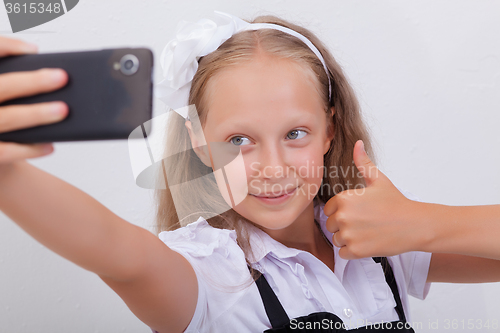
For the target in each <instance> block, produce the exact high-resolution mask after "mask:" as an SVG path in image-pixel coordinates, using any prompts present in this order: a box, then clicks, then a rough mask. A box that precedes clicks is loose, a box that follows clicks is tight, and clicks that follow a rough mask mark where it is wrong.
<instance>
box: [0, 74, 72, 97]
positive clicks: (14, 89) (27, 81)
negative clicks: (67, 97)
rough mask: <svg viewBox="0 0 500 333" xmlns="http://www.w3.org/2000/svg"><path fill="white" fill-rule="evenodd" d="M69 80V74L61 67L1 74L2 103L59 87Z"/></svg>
mask: <svg viewBox="0 0 500 333" xmlns="http://www.w3.org/2000/svg"><path fill="white" fill-rule="evenodd" d="M67 82H68V74H66V72H65V71H64V70H62V69H60V68H50V69H49V68H42V69H38V70H36V71H26V72H12V73H5V74H0V103H2V102H4V101H6V100H9V99H13V98H18V97H25V96H31V95H35V94H40V93H45V92H49V91H53V90H56V89H59V88H61V87H63V86H64V85H66V83H67Z"/></svg>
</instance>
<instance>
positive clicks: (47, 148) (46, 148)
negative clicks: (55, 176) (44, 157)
mask: <svg viewBox="0 0 500 333" xmlns="http://www.w3.org/2000/svg"><path fill="white" fill-rule="evenodd" d="M51 151H52V144H48V145H43V146H42V152H44V153H50V152H51Z"/></svg>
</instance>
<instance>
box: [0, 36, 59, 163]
mask: <svg viewBox="0 0 500 333" xmlns="http://www.w3.org/2000/svg"><path fill="white" fill-rule="evenodd" d="M36 52H37V47H36V45H32V44H28V43H25V42H23V41H20V40H15V39H10V38H6V37H3V36H0V57H5V56H8V55H20V54H26V53H36ZM0 61H1V59H0ZM67 81H68V76H67V74H66V72H65V71H63V70H62V69H48V68H44V69H40V70H36V71H29V72H15V73H5V74H0V104H1V103H3V102H5V101H7V100H10V99H14V98H18V97H24V96H30V95H35V94H39V93H45V92H49V91H53V90H56V89H59V88H62V87H63V86H64V85H66V83H67ZM67 114H68V106H67V105H66V104H65V103H64V102H47V103H37V104H31V105H9V106H2V107H0V133H3V132H10V131H14V130H18V129H22V128H28V127H34V126H39V125H45V124H50V123H54V122H57V121H61V120H62V119H64V118H65V117H66V116H67ZM53 149H54V148H53V146H52V144H51V143H49V144H18V143H11V142H8V143H7V142H0V165H2V164H7V163H12V162H15V161H18V160H23V159H26V158H33V157H39V156H44V155H47V154H50V153H51V152H52V151H53Z"/></svg>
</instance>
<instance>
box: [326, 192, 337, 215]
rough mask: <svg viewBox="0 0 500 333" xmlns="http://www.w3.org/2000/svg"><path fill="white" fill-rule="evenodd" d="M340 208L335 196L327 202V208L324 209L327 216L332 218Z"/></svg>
mask: <svg viewBox="0 0 500 333" xmlns="http://www.w3.org/2000/svg"><path fill="white" fill-rule="evenodd" d="M338 208H339V204H338V202H337V196H336V195H335V196H333V197H332V198H330V199H329V200H328V201H327V202H326V204H325V206H324V207H323V213H324V214H325V215H326V216H330V215H332V214H333V213H335V212H336V211H337V209H338Z"/></svg>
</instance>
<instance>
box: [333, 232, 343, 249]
mask: <svg viewBox="0 0 500 333" xmlns="http://www.w3.org/2000/svg"><path fill="white" fill-rule="evenodd" d="M332 244H333V245H335V246H336V247H342V246H344V245H345V242H344V239H343V238H342V235H341V233H340V231H337V232H335V233H334V234H333V237H332Z"/></svg>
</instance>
